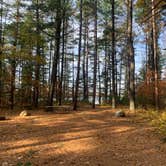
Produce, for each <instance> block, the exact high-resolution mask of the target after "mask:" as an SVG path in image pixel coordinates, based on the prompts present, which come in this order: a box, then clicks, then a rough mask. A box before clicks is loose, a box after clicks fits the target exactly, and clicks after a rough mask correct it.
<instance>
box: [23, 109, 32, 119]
mask: <svg viewBox="0 0 166 166" xmlns="http://www.w3.org/2000/svg"><path fill="white" fill-rule="evenodd" d="M30 115H31V114H30V113H29V112H27V111H26V110H24V111H22V112H21V113H20V116H21V117H25V116H30Z"/></svg>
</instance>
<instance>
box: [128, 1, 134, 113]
mask: <svg viewBox="0 0 166 166" xmlns="http://www.w3.org/2000/svg"><path fill="white" fill-rule="evenodd" d="M132 24H133V3H132V0H128V50H129V105H130V110H135V59H134V48H133V33H132V31H133V30H132Z"/></svg>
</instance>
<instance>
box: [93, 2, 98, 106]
mask: <svg viewBox="0 0 166 166" xmlns="http://www.w3.org/2000/svg"><path fill="white" fill-rule="evenodd" d="M94 3H95V7H94V10H95V25H94V26H95V27H94V42H95V50H94V69H93V101H92V108H95V102H96V78H97V77H96V75H97V0H95V2H94Z"/></svg>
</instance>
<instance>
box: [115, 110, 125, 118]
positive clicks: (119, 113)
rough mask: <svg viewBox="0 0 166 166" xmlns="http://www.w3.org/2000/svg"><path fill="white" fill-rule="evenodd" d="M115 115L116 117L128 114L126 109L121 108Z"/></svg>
mask: <svg viewBox="0 0 166 166" xmlns="http://www.w3.org/2000/svg"><path fill="white" fill-rule="evenodd" d="M115 116H116V117H125V116H126V114H125V112H124V111H122V110H119V111H117V112H115Z"/></svg>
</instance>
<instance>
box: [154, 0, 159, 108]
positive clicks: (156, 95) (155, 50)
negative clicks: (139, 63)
mask: <svg viewBox="0 0 166 166" xmlns="http://www.w3.org/2000/svg"><path fill="white" fill-rule="evenodd" d="M154 6H155V3H154V0H152V27H153V51H154V52H153V54H154V81H155V83H154V85H155V87H154V94H155V109H156V110H158V109H159V90H158V55H157V35H156V34H157V31H156V21H155V8H154Z"/></svg>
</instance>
